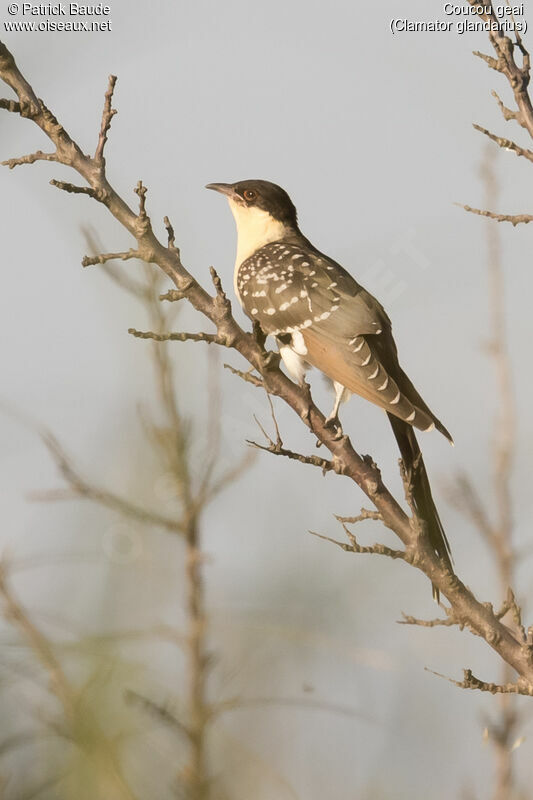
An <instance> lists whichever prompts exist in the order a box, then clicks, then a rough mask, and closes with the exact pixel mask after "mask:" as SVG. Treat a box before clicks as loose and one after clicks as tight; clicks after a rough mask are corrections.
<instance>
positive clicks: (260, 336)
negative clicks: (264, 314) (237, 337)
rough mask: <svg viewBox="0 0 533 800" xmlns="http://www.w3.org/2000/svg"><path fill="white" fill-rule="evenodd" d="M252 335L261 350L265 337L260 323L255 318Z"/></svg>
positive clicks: (263, 347) (263, 346)
mask: <svg viewBox="0 0 533 800" xmlns="http://www.w3.org/2000/svg"><path fill="white" fill-rule="evenodd" d="M252 336H253V337H254V339H255V341H256V342H257V344H258V345H259V347H260V348H261V350H264V349H265V342H266V339H267V337H266V334H265V333H264V331H263V329H262V328H261V325H260V324H259V323H258V322H257V320H255V321H254V323H253V328H252Z"/></svg>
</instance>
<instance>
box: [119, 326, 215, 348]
mask: <svg viewBox="0 0 533 800" xmlns="http://www.w3.org/2000/svg"><path fill="white" fill-rule="evenodd" d="M128 333H130V334H131V335H132V336H134V337H135V338H136V339H153V340H154V341H156V342H207V343H208V344H221V342H220V340H219V338H218V335H217V334H216V333H154V332H153V331H138V330H136V329H135V328H128Z"/></svg>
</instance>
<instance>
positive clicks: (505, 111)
mask: <svg viewBox="0 0 533 800" xmlns="http://www.w3.org/2000/svg"><path fill="white" fill-rule="evenodd" d="M491 94H492V96H493V97H494V98H495V99H496V102H497V103H498V105H499V107H500V111H501V112H502V115H503V118H504V119H505V121H506V122H509V121H510V120H512V119H514V120H515V121H516V122H518V124H519V125H521V126H522V127H523V128H525V127H526V126H525V125H524V124H523V123H522V119H521V116H520V113H519V112H518V111H512V110H511V109H510V108H507V106H506V105H504V103H503V101H502V100H501V98H500V97H499V95H498V94H497V93H496V92H495V91H493V92H492V93H491Z"/></svg>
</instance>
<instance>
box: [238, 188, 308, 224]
mask: <svg viewBox="0 0 533 800" xmlns="http://www.w3.org/2000/svg"><path fill="white" fill-rule="evenodd" d="M230 185H231V187H232V188H233V191H234V193H235V195H234V196H235V199H237V198H238V201H239V202H243V203H244V204H245V205H247V206H249V207H251V206H255V207H256V208H261V209H262V210H263V211H267V212H268V213H269V214H270V215H271V216H272V217H274V219H277V220H279V221H280V222H283V223H284V224H285V225H290V226H291V227H295V228H296V227H298V220H297V214H296V208H295V206H294V203H293V202H292V200H291V198H290V197H289V195H288V194H287V192H286V191H285V189H282V188H281V186H278V185H277V184H276V183H271V182H270V181H260V180H248V181H237V182H236V183H232V184H230Z"/></svg>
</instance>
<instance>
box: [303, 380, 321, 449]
mask: <svg viewBox="0 0 533 800" xmlns="http://www.w3.org/2000/svg"><path fill="white" fill-rule="evenodd" d="M300 386H301V387H302V389H303V391H304V393H305V398H306V400H307V408H306V410H305V411H304V412H303V414H302V419H303V420H304V422H308V423H309V428H310V429H311V433H315V430H314V428H313V422H312V420H311V407H312V406H313V398H312V397H311V384H310V383H307V381H306V380H305V378H302V379H301V380H300ZM315 436H316V434H315ZM320 444H321V443H320V442H317V445H316V446H317V447H320Z"/></svg>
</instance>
